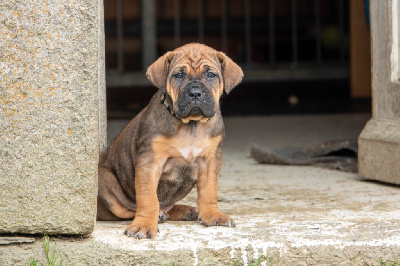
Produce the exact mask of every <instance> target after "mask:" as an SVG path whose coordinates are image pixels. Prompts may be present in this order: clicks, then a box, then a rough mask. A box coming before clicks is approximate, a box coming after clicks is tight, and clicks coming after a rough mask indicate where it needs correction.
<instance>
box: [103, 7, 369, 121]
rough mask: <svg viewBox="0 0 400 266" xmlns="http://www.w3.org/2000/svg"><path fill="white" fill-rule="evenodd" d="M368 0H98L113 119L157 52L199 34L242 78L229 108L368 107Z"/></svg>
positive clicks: (266, 111) (134, 106)
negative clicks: (101, 7)
mask: <svg viewBox="0 0 400 266" xmlns="http://www.w3.org/2000/svg"><path fill="white" fill-rule="evenodd" d="M367 4H368V3H367V1H364V0H352V1H346V0H301V1H300V0H104V15H105V35H106V81H107V109H108V118H109V119H126V118H128V119H129V118H132V117H133V116H135V115H136V114H137V113H138V112H139V111H140V110H141V109H142V108H143V107H145V106H146V105H147V103H148V101H149V99H150V98H151V96H152V95H153V94H154V93H155V92H156V88H155V87H154V86H152V85H151V84H150V82H148V81H147V79H146V77H145V74H144V73H145V71H146V68H147V67H148V66H149V65H150V64H151V63H152V62H153V61H155V60H156V59H157V58H158V57H159V56H161V55H163V54H164V53H165V52H167V51H169V50H173V49H175V48H176V47H179V46H181V45H183V44H186V43H191V42H200V43H204V44H206V45H208V46H211V47H213V48H215V49H217V50H220V51H223V52H225V53H226V54H227V55H228V56H229V57H231V58H232V59H233V60H234V61H235V62H237V63H238V64H239V65H240V66H241V67H242V68H243V70H244V74H245V77H244V80H243V82H242V84H240V85H239V86H238V87H237V88H236V89H234V90H233V91H232V92H231V94H230V95H229V96H228V97H223V99H222V112H223V115H225V116H230V115H271V114H305V113H312V114H314V113H354V112H370V111H371V77H370V72H371V70H370V69H371V68H370V64H371V63H370V37H369V29H368V12H367V11H368V8H366V7H368V6H367Z"/></svg>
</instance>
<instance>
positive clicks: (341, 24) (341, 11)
mask: <svg viewBox="0 0 400 266" xmlns="http://www.w3.org/2000/svg"><path fill="white" fill-rule="evenodd" d="M338 3H339V29H340V33H339V34H340V35H339V40H340V61H341V62H344V51H345V42H344V5H343V0H338Z"/></svg>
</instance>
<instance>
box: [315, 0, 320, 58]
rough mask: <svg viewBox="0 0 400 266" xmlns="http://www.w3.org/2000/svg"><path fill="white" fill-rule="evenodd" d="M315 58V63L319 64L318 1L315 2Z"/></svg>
mask: <svg viewBox="0 0 400 266" xmlns="http://www.w3.org/2000/svg"><path fill="white" fill-rule="evenodd" d="M315 45H316V49H315V56H316V59H317V63H318V64H321V62H322V56H321V5H320V0H315Z"/></svg>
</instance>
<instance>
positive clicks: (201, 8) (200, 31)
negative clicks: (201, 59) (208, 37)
mask: <svg viewBox="0 0 400 266" xmlns="http://www.w3.org/2000/svg"><path fill="white" fill-rule="evenodd" d="M197 3H198V10H199V17H198V22H197V24H198V39H199V42H200V43H203V42H204V0H198V1H197Z"/></svg>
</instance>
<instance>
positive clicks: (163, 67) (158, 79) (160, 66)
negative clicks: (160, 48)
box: [146, 52, 175, 90]
mask: <svg viewBox="0 0 400 266" xmlns="http://www.w3.org/2000/svg"><path fill="white" fill-rule="evenodd" d="M174 56H175V53H172V52H167V53H166V54H164V55H163V56H161V57H160V58H158V59H157V60H156V61H155V62H154V63H153V64H152V65H150V66H149V67H148V68H147V71H146V77H147V78H148V79H149V80H150V81H151V83H153V84H154V85H155V86H156V87H157V88H159V89H160V90H165V85H166V82H167V75H168V67H169V64H170V63H171V61H172V59H173V58H174Z"/></svg>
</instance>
